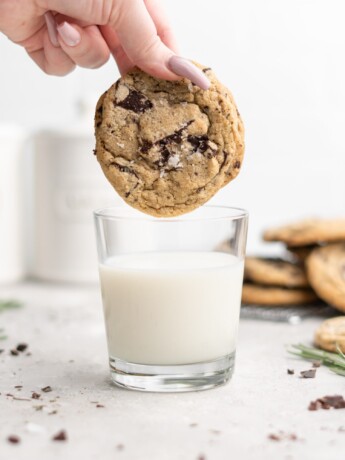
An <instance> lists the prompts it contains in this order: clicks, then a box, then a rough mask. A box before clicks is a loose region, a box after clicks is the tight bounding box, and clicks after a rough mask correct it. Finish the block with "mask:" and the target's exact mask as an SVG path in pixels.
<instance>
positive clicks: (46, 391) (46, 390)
mask: <svg viewBox="0 0 345 460" xmlns="http://www.w3.org/2000/svg"><path fill="white" fill-rule="evenodd" d="M41 390H42V391H43V393H49V392H50V391H53V390H52V387H51V386H49V385H48V386H46V387H44V388H41Z"/></svg>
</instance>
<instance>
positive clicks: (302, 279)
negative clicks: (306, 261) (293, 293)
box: [244, 257, 309, 287]
mask: <svg viewBox="0 0 345 460" xmlns="http://www.w3.org/2000/svg"><path fill="white" fill-rule="evenodd" d="M244 279H245V280H248V281H254V282H255V283H259V284H265V285H266V284H267V285H271V286H283V287H284V286H285V287H307V286H309V283H308V280H307V277H306V275H305V272H304V269H303V267H302V266H301V265H299V264H296V263H293V262H288V261H286V260H283V259H279V258H269V257H246V261H245V267H244Z"/></svg>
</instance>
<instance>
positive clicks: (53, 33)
mask: <svg viewBox="0 0 345 460" xmlns="http://www.w3.org/2000/svg"><path fill="white" fill-rule="evenodd" d="M44 19H45V21H46V24H47V30H48V35H49V39H50V41H51V44H52V45H53V46H55V47H56V48H58V47H59V46H60V44H59V40H58V33H57V28H56V22H55V18H54V16H53V15H52V13H51V12H50V11H48V12H47V13H45V15H44Z"/></svg>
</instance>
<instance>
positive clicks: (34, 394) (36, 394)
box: [31, 391, 41, 399]
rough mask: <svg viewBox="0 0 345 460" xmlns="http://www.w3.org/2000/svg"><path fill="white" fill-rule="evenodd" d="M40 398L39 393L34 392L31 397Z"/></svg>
mask: <svg viewBox="0 0 345 460" xmlns="http://www.w3.org/2000/svg"><path fill="white" fill-rule="evenodd" d="M40 397H41V395H40V394H39V393H36V392H35V391H34V392H33V393H32V395H31V398H32V399H40Z"/></svg>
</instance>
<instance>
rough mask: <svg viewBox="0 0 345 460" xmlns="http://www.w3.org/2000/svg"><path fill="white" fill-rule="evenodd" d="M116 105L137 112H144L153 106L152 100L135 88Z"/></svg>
mask: <svg viewBox="0 0 345 460" xmlns="http://www.w3.org/2000/svg"><path fill="white" fill-rule="evenodd" d="M115 105H117V106H119V107H122V108H123V109H126V110H131V111H132V112H135V113H143V112H145V111H146V110H149V109H152V107H153V104H152V102H151V101H149V100H148V99H147V98H146V97H145V96H144V95H143V94H142V93H140V92H139V91H136V90H135V89H132V90H130V91H129V94H128V96H127V97H125V99H123V101H121V102H117V103H115Z"/></svg>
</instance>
